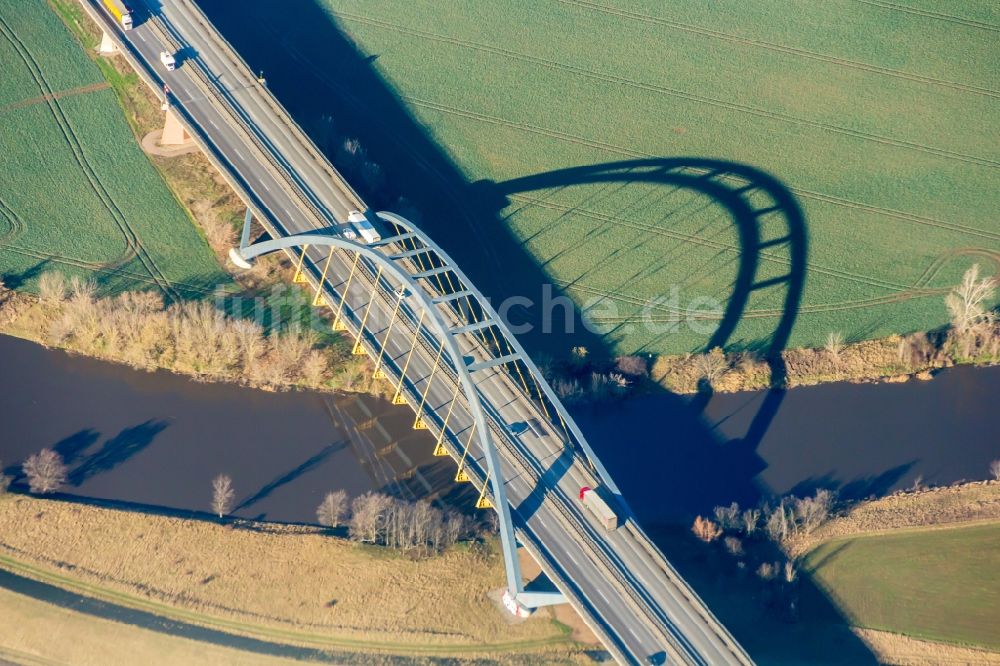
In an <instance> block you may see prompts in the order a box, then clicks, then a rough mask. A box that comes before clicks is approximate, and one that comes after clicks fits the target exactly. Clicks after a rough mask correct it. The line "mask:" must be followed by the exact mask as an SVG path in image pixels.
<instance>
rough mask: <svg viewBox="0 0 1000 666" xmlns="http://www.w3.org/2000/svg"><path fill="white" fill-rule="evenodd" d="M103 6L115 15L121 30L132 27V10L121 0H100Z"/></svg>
mask: <svg viewBox="0 0 1000 666" xmlns="http://www.w3.org/2000/svg"><path fill="white" fill-rule="evenodd" d="M102 2H103V4H104V8H105V9H107V10H108V13H109V14H111V15H112V16H114V17H115V20H116V21H118V24H119V25H121V27H122V30H131V29H132V10H131V9H129V8H128V5H126V4H125V3H124V2H122V0H102Z"/></svg>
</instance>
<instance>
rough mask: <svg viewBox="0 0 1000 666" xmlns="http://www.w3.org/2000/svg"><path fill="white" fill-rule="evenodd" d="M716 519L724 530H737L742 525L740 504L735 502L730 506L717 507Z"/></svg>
mask: <svg viewBox="0 0 1000 666" xmlns="http://www.w3.org/2000/svg"><path fill="white" fill-rule="evenodd" d="M714 512H715V520H716V521H718V523H719V525H720V526H721V527H722V529H724V530H735V529H738V528H739V526H740V505H739V504H737V503H736V502H733V503H732V504H730V505H729V506H717V507H715V511H714Z"/></svg>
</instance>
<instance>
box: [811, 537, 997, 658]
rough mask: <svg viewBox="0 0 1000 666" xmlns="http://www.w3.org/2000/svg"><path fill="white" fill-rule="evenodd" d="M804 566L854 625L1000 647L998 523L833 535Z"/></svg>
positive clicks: (921, 636)
mask: <svg viewBox="0 0 1000 666" xmlns="http://www.w3.org/2000/svg"><path fill="white" fill-rule="evenodd" d="M804 566H805V569H806V570H807V571H809V572H811V573H812V574H813V575H815V577H816V579H817V580H818V581H819V582H820V583H821V584H822V585H823V587H824V588H825V589H827V590H828V591H829V592H830V594H831V596H833V597H834V599H836V601H837V602H838V604H839V605H840V606H841V608H842V609H843V610H844V612H845V613H846V614H847V616H848V618H849V619H850V621H851V623H852V624H854V625H856V626H860V627H867V628H871V629H881V630H885V631H892V632H896V633H901V634H907V635H909V636H914V637H917V638H927V639H931V640H940V641H947V642H952V643H964V644H970V645H979V646H983V647H987V648H991V649H993V650H996V649H1000V633H997V627H1000V525H980V526H973V527H961V528H952V529H941V530H928V531H919V532H908V533H907V532H903V533H898V534H889V535H884V536H865V537H859V538H855V539H845V540H837V541H830V542H827V543H824V544H822V545H821V546H819V547H817V548H816V549H815V550H813V551H812V552H811V553H809V555H808V556H807V557H806V560H805V563H804Z"/></svg>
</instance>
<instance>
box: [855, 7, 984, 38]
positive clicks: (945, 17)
mask: <svg viewBox="0 0 1000 666" xmlns="http://www.w3.org/2000/svg"><path fill="white" fill-rule="evenodd" d="M855 2H860V3H861V4H864V5H871V6H873V7H881V8H882V9H891V10H894V11H897V12H903V13H904V14H915V15H917V16H924V17H927V18H932V19H937V20H939V21H948V22H949V23H958V24H960V25H964V26H968V27H970V28H979V29H981V30H990V31H993V32H1000V26H997V25H993V24H992V23H985V22H983V21H975V20H973V19H967V18H964V17H962V16H955V15H954V14H945V13H943V12H935V11H931V10H929V9H917V8H916V7H906V6H905V5H897V4H896V3H894V2H884V1H883V0H855Z"/></svg>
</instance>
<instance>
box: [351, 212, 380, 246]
mask: <svg viewBox="0 0 1000 666" xmlns="http://www.w3.org/2000/svg"><path fill="white" fill-rule="evenodd" d="M347 221H348V222H350V223H351V224H352V225H354V228H355V229H357V230H358V233H359V234H361V237H362V238H363V239H364V240H365V242H366V243H377V242H378V241H380V240H382V237H381V236H380V235H379V233H378V231H376V230H375V226H374V225H373V224H372V223H371V222H369V221H368V218H367V217H365V215H364V213H362V212H361V211H359V210H352V211H351V214H350V215H348V216H347Z"/></svg>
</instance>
